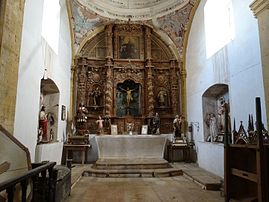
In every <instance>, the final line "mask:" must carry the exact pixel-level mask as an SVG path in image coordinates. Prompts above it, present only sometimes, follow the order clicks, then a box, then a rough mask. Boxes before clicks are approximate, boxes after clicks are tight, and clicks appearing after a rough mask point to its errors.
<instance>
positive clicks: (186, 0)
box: [69, 0, 199, 55]
mask: <svg viewBox="0 0 269 202" xmlns="http://www.w3.org/2000/svg"><path fill="white" fill-rule="evenodd" d="M197 1H199V0H168V1H165V0H147V1H142V0H132V1H131V0H129V1H123V0H99V1H92V2H90V1H89V0H70V1H69V3H70V8H71V24H72V28H73V35H74V51H75V54H76V53H77V51H78V49H79V46H80V44H81V42H82V41H83V39H84V38H86V37H87V36H88V35H90V34H91V33H93V32H94V30H95V29H96V28H98V27H101V26H103V25H105V24H108V23H109V22H111V23H112V22H126V21H128V20H131V21H132V22H133V21H135V22H134V23H143V24H149V25H151V26H152V27H153V29H155V30H161V31H162V32H164V33H165V34H166V35H167V36H168V37H169V38H170V39H171V41H173V43H174V44H175V46H176V48H177V50H178V54H179V55H182V53H183V41H184V37H185V33H186V31H187V29H188V28H189V27H190V26H189V23H190V20H191V19H190V17H191V12H192V9H194V5H195V3H196V2H197ZM97 2H98V5H103V7H102V9H101V10H102V12H101V11H97V10H98V8H99V7H98V6H97ZM165 2H166V3H165ZM105 3H106V4H105ZM93 4H96V5H95V6H92V5H93ZM105 5H106V6H105ZM172 5H174V6H172ZM113 7H115V9H116V8H117V9H118V10H117V9H116V10H115V9H114V10H115V11H118V15H120V12H119V11H120V9H124V10H125V11H126V10H128V11H129V14H128V15H125V18H122V17H121V16H119V17H118V18H116V17H115V16H114V17H111V15H107V13H109V10H108V8H110V9H112V8H113ZM155 7H158V8H159V11H160V12H159V11H157V10H155V11H154V12H153V11H152V10H151V14H150V15H149V14H147V12H145V10H143V9H146V10H147V9H152V8H155ZM171 7H173V8H171ZM135 8H136V9H135ZM132 9H135V10H136V12H131V11H132ZM138 12H140V14H141V13H143V12H144V17H141V16H140V17H135V15H136V14H137V13H138ZM152 13H153V14H152ZM131 14H132V15H131ZM140 14H139V15H140ZM145 16H147V17H145Z"/></svg>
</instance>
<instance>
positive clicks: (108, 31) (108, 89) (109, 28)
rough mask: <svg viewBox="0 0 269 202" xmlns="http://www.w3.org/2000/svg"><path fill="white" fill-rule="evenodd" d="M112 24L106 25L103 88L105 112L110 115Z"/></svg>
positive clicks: (111, 108)
mask: <svg viewBox="0 0 269 202" xmlns="http://www.w3.org/2000/svg"><path fill="white" fill-rule="evenodd" d="M112 28H113V25H112V24H111V25H108V26H107V27H106V31H105V32H106V35H105V37H106V44H107V50H106V51H107V52H106V54H107V57H106V88H105V114H106V115H109V116H112V114H113V46H112V38H113V32H112Z"/></svg>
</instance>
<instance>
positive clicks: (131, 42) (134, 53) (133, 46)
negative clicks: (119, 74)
mask: <svg viewBox="0 0 269 202" xmlns="http://www.w3.org/2000/svg"><path fill="white" fill-rule="evenodd" d="M119 57H120V59H140V49H139V37H138V36H119Z"/></svg>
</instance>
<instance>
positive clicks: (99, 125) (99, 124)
mask: <svg viewBox="0 0 269 202" xmlns="http://www.w3.org/2000/svg"><path fill="white" fill-rule="evenodd" d="M103 122H104V120H103V119H102V117H101V116H99V117H98V120H97V121H96V123H97V134H103V133H104V124H103Z"/></svg>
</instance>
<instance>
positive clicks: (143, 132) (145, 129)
mask: <svg viewBox="0 0 269 202" xmlns="http://www.w3.org/2000/svg"><path fill="white" fill-rule="evenodd" d="M141 134H142V135H147V134H148V125H142V129H141Z"/></svg>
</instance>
